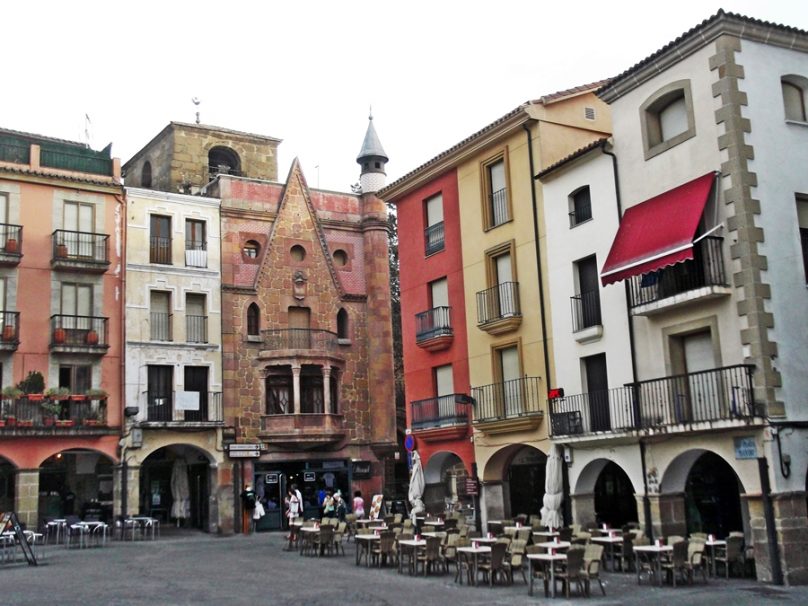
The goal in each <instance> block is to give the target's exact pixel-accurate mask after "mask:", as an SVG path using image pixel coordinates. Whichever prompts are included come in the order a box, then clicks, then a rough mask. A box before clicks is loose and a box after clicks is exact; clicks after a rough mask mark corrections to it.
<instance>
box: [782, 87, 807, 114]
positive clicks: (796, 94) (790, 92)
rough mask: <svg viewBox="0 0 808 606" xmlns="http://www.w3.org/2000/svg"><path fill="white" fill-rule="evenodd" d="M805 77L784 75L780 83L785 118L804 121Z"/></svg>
mask: <svg viewBox="0 0 808 606" xmlns="http://www.w3.org/2000/svg"><path fill="white" fill-rule="evenodd" d="M805 84H806V80H805V78H801V77H799V76H784V77H783V78H782V79H781V81H780V85H781V86H782V89H783V107H784V108H785V112H786V120H794V121H796V122H805V121H806V119H805V118H806V115H805Z"/></svg>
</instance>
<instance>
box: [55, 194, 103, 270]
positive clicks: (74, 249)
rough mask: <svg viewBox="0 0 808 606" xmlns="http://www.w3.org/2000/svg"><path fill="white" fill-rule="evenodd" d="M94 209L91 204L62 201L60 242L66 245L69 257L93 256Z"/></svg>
mask: <svg viewBox="0 0 808 606" xmlns="http://www.w3.org/2000/svg"><path fill="white" fill-rule="evenodd" d="M94 215H95V209H94V207H93V205H92V204H83V203H79V202H65V203H64V222H63V224H62V227H63V229H64V230H65V231H64V232H63V233H62V234H61V235H60V236H61V242H58V243H59V244H64V245H65V246H66V247H67V256H68V257H70V258H73V259H75V258H77V257H84V258H89V259H92V258H93V253H94V252H95V239H94V238H93V236H92V233H93V231H94V225H95V221H94Z"/></svg>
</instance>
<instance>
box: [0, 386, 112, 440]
mask: <svg viewBox="0 0 808 606" xmlns="http://www.w3.org/2000/svg"><path fill="white" fill-rule="evenodd" d="M1 406H2V413H1V414H0V435H3V436H4V437H11V436H14V435H22V436H27V437H33V436H43V437H47V436H53V435H106V434H112V433H118V432H119V429H117V428H111V427H109V426H108V425H107V404H106V400H105V399H102V400H91V399H89V398H88V397H86V396H83V395H74V396H66V397H65V398H63V399H61V400H60V401H55V400H49V399H47V398H44V397H43V396H42V394H32V395H31V396H22V397H20V398H17V399H14V400H12V399H3V401H2V405H1Z"/></svg>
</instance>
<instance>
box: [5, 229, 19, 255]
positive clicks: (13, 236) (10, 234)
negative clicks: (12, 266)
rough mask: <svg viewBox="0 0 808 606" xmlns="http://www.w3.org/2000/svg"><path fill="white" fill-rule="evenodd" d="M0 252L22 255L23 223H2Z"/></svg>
mask: <svg viewBox="0 0 808 606" xmlns="http://www.w3.org/2000/svg"><path fill="white" fill-rule="evenodd" d="M0 253H2V254H6V255H18V256H19V255H22V225H11V224H9V223H0Z"/></svg>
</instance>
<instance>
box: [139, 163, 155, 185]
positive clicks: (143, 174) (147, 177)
mask: <svg viewBox="0 0 808 606" xmlns="http://www.w3.org/2000/svg"><path fill="white" fill-rule="evenodd" d="M151 184H152V177H151V162H149V161H148V160H146V162H145V163H144V164H143V169H142V170H141V171H140V186H141V187H151V186H152V185H151Z"/></svg>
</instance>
